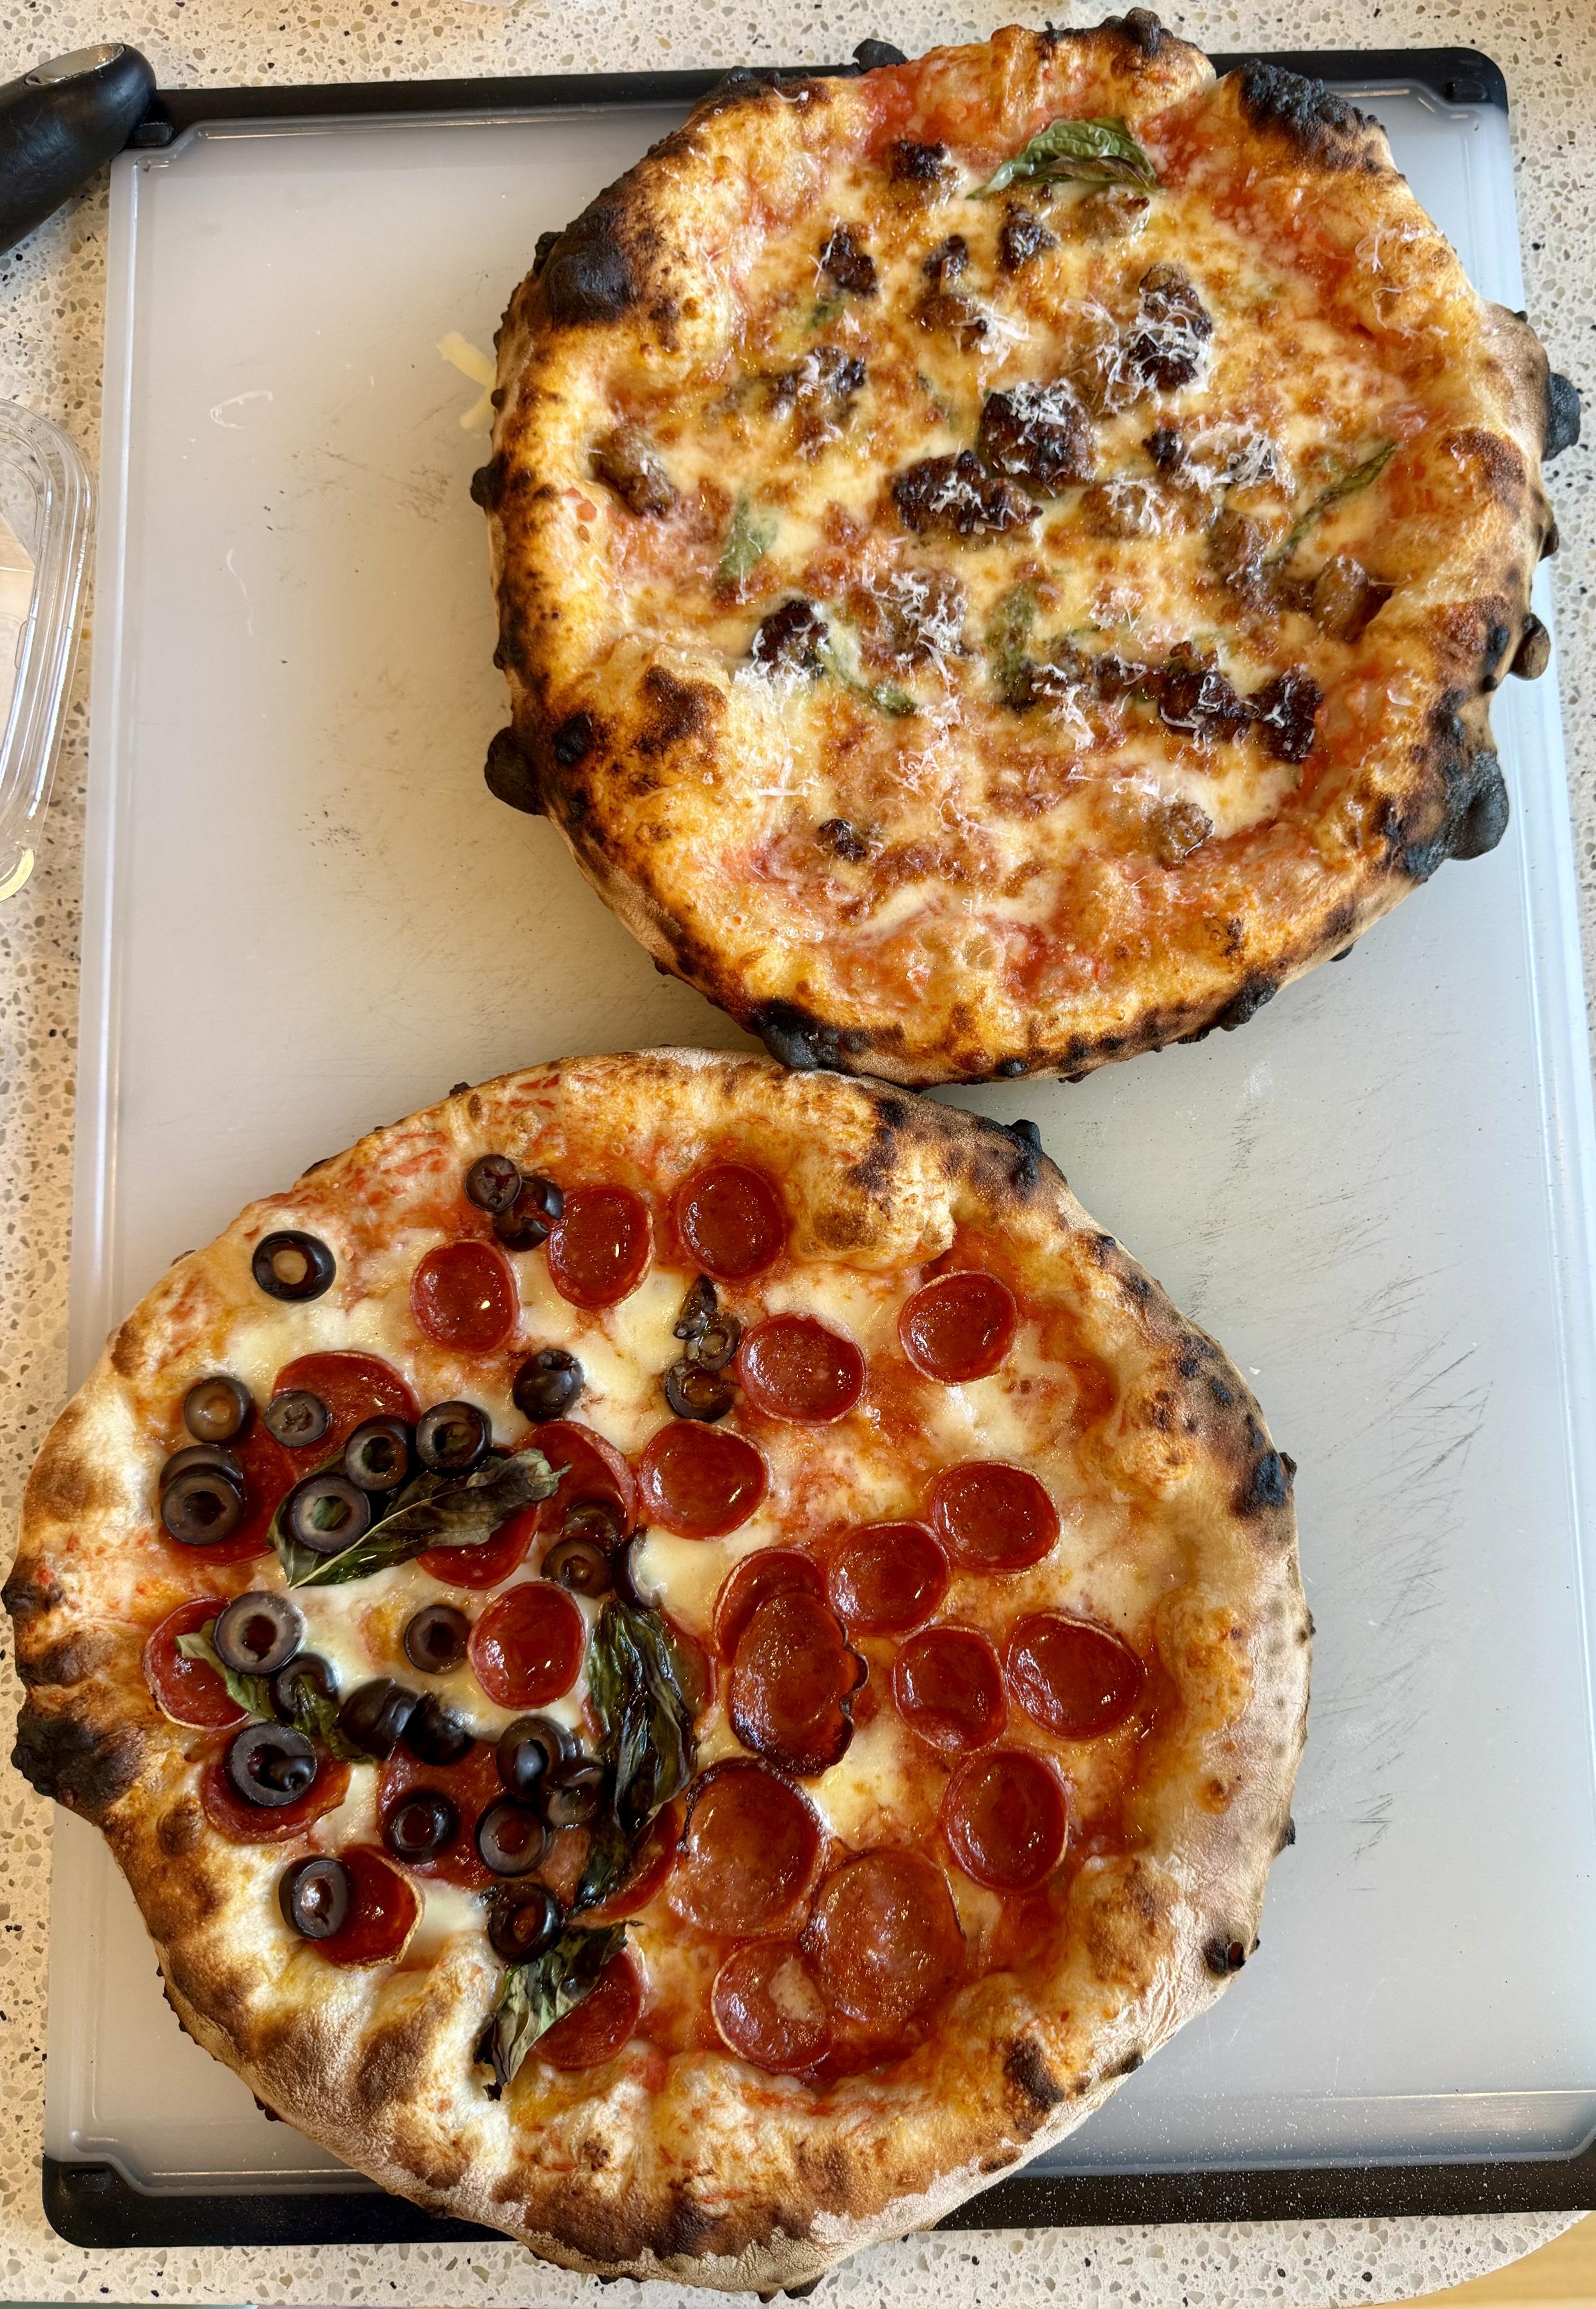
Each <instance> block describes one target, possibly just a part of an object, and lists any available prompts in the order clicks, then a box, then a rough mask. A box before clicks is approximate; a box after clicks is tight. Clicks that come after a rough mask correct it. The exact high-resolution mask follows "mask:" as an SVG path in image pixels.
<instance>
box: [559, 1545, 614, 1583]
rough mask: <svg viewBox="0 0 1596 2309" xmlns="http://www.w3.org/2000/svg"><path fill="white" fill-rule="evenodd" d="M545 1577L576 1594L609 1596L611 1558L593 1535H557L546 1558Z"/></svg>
mask: <svg viewBox="0 0 1596 2309" xmlns="http://www.w3.org/2000/svg"><path fill="white" fill-rule="evenodd" d="M543 1577H544V1578H545V1579H552V1580H553V1581H554V1582H555V1584H556V1587H568V1588H569V1589H570V1591H571V1593H572V1594H573V1595H574V1596H608V1593H609V1590H610V1587H611V1586H612V1585H613V1582H612V1580H611V1578H610V1575H609V1558H608V1556H607V1555H606V1554H605V1552H604V1550H603V1549H602V1548H601V1547H596V1546H595V1545H594V1544H593V1542H592V1541H591V1539H578V1538H569V1539H556V1541H555V1544H554V1545H553V1546H552V1547H551V1548H550V1549H549V1551H548V1554H547V1555H546V1556H545V1557H544V1559H543Z"/></svg>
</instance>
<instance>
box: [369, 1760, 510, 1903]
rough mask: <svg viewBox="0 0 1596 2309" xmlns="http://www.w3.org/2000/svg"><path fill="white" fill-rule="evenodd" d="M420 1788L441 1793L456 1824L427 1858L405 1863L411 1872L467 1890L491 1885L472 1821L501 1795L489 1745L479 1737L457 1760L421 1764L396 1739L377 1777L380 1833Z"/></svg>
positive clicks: (492, 1874) (500, 1783)
mask: <svg viewBox="0 0 1596 2309" xmlns="http://www.w3.org/2000/svg"><path fill="white" fill-rule="evenodd" d="M422 1789H427V1790H436V1793H437V1794H439V1795H444V1796H447V1797H448V1799H449V1802H450V1803H452V1804H453V1807H454V1810H455V1812H456V1813H457V1814H458V1816H459V1823H460V1824H459V1826H458V1828H457V1829H456V1830H455V1832H454V1834H453V1837H451V1838H450V1839H449V1841H448V1843H447V1844H445V1845H444V1846H441V1847H440V1849H439V1850H438V1851H436V1852H435V1853H432V1854H430V1855H428V1857H427V1859H425V1860H412V1859H407V1860H406V1861H405V1866H406V1867H407V1868H408V1869H409V1870H410V1872H411V1874H412V1875H415V1876H436V1878H437V1879H438V1880H439V1881H440V1882H442V1883H444V1884H459V1885H462V1886H463V1887H464V1889H465V1890H467V1891H468V1892H479V1891H482V1890H484V1889H485V1888H486V1887H487V1885H489V1884H493V1883H496V1882H497V1881H498V1880H497V1878H496V1876H495V1875H494V1873H493V1872H492V1870H491V1869H489V1868H487V1867H486V1866H484V1864H483V1862H482V1858H481V1855H480V1854H479V1852H478V1850H477V1822H478V1820H480V1818H481V1817H482V1814H483V1813H484V1812H486V1811H487V1807H488V1805H489V1804H491V1803H497V1802H498V1800H499V1798H500V1797H501V1796H502V1795H503V1794H504V1793H505V1787H504V1783H503V1781H502V1780H501V1779H500V1778H499V1768H498V1766H497V1764H496V1762H495V1760H494V1753H493V1747H492V1744H491V1743H489V1742H487V1741H484V1740H479V1741H478V1742H477V1743H475V1744H474V1746H472V1747H471V1748H470V1749H468V1751H466V1753H465V1754H464V1755H463V1756H462V1758H461V1760H460V1761H459V1762H458V1763H457V1764H424V1763H423V1762H422V1761H421V1760H420V1758H419V1757H418V1756H412V1755H411V1753H410V1750H409V1749H408V1748H406V1747H405V1746H404V1745H403V1743H401V1744H400V1746H398V1747H397V1748H395V1749H394V1751H393V1754H392V1755H391V1756H390V1757H389V1758H388V1760H387V1762H386V1763H385V1764H384V1766H383V1769H382V1771H381V1773H380V1774H379V1775H378V1777H377V1818H378V1819H379V1820H381V1821H382V1822H383V1825H384V1831H385V1830H386V1827H387V1823H388V1821H389V1820H391V1819H392V1817H393V1814H394V1813H395V1812H397V1811H398V1810H399V1807H400V1806H401V1804H402V1803H404V1802H405V1800H406V1798H407V1797H409V1796H411V1795H414V1794H417V1793H418V1792H419V1791H420V1790H422Z"/></svg>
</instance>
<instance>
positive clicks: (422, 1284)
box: [410, 1242, 521, 1355]
mask: <svg viewBox="0 0 1596 2309" xmlns="http://www.w3.org/2000/svg"><path fill="white" fill-rule="evenodd" d="M410 1312H411V1314H412V1315H414V1317H415V1319H416V1322H417V1325H418V1327H419V1328H420V1329H421V1330H423V1331H425V1333H426V1334H427V1337H428V1338H429V1339H431V1340H432V1341H433V1343H434V1345H436V1346H440V1347H453V1348H454V1349H455V1350H456V1351H457V1352H458V1353H462V1354H468V1355H490V1354H491V1353H493V1351H494V1349H495V1348H496V1347H502V1346H503V1345H504V1344H505V1340H506V1339H507V1338H508V1337H509V1336H510V1334H511V1332H512V1331H513V1329H514V1328H515V1319H516V1317H517V1315H519V1313H520V1312H521V1295H520V1293H519V1292H518V1291H517V1290H516V1288H515V1277H514V1276H513V1274H512V1273H511V1271H510V1262H509V1260H508V1259H507V1258H505V1254H504V1252H503V1251H502V1250H499V1249H498V1248H497V1247H496V1245H495V1244H493V1243H491V1242H441V1243H439V1244H438V1246H437V1248H436V1250H429V1251H428V1252H427V1256H426V1257H425V1258H423V1259H422V1260H421V1261H420V1263H419V1264H418V1267H417V1268H416V1272H415V1274H414V1275H413V1276H411V1277H410Z"/></svg>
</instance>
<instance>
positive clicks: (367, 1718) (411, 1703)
mask: <svg viewBox="0 0 1596 2309" xmlns="http://www.w3.org/2000/svg"><path fill="white" fill-rule="evenodd" d="M417 1702H418V1694H417V1693H415V1692H413V1691H408V1690H407V1689H406V1687H405V1686H404V1685H403V1684H402V1683H395V1682H394V1681H393V1677H392V1676H386V1675H378V1676H374V1677H373V1678H372V1680H371V1682H369V1683H361V1684H357V1685H356V1687H355V1689H354V1691H351V1692H350V1694H349V1698H348V1699H346V1700H345V1701H344V1703H343V1706H342V1707H341V1708H340V1709H339V1711H338V1728H339V1730H340V1731H341V1733H342V1734H343V1736H344V1738H345V1739H346V1740H347V1741H348V1742H349V1744H350V1746H351V1747H355V1748H359V1749H363V1750H364V1751H365V1752H366V1754H367V1755H368V1756H384V1757H385V1756H391V1755H392V1754H393V1751H394V1749H395V1748H396V1747H397V1746H398V1745H399V1742H400V1738H401V1734H403V1732H404V1729H405V1726H406V1725H408V1724H409V1722H410V1717H412V1716H413V1715H414V1714H415V1712H416V1707H417Z"/></svg>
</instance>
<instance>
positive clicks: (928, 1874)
mask: <svg viewBox="0 0 1596 2309" xmlns="http://www.w3.org/2000/svg"><path fill="white" fill-rule="evenodd" d="M815 1947H816V1958H817V1967H818V1970H819V1974H820V1985H821V1987H822V1989H823V1990H824V1993H825V1996H826V1999H827V2001H828V2002H830V2003H832V2004H833V2005H835V2006H836V2007H837V2009H838V2010H839V2011H842V2012H846V2013H847V2014H848V2015H849V2017H850V2019H854V2020H865V2021H869V2022H871V2023H872V2024H873V2025H875V2026H876V2027H878V2028H899V2027H902V2023H903V2022H904V2021H906V2020H910V2019H913V2018H914V2017H915V2015H916V2014H917V2013H920V2012H923V2011H925V2010H926V2008H927V2005H930V2004H933V2003H935V2002H936V2000H937V1998H938V1997H941V1996H945V1994H946V1993H947V1992H948V1990H949V1989H950V1988H952V1987H953V1986H954V1985H956V1983H957V1982H958V1981H959V1980H960V1978H961V1977H962V1974H963V1970H964V1936H963V1934H962V1933H961V1931H960V1929H959V1916H958V1911H957V1910H956V1909H955V1908H954V1907H953V1894H952V1893H951V1892H950V1891H949V1890H948V1886H947V1879H946V1877H945V1875H944V1874H943V1872H942V1871H941V1869H940V1868H937V1867H936V1866H934V1865H933V1864H932V1863H931V1862H930V1861H929V1860H926V1859H923V1858H922V1857H921V1855H919V1853H916V1852H900V1851H895V1850H889V1849H887V1848H885V1847H878V1848H877V1849H876V1850H875V1851H871V1852H861V1853H860V1854H859V1855H858V1857H857V1858H855V1859H852V1860H848V1861H845V1862H844V1863H843V1864H842V1866H841V1868H839V1869H836V1870H835V1871H834V1872H833V1873H832V1874H831V1875H830V1876H828V1877H827V1878H826V1880H825V1882H824V1884H823V1885H822V1886H821V1888H820V1898H819V1899H818V1900H817V1901H816V1902H815Z"/></svg>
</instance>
